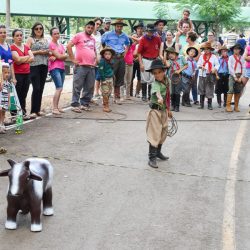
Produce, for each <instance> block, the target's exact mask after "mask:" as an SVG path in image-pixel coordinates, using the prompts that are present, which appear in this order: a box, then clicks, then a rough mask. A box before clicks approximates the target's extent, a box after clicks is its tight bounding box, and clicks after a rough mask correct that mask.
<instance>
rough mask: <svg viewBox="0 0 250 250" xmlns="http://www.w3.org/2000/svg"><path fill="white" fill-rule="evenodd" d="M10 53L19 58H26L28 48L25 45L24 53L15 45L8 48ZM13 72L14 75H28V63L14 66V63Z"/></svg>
mask: <svg viewBox="0 0 250 250" xmlns="http://www.w3.org/2000/svg"><path fill="white" fill-rule="evenodd" d="M10 49H11V51H16V52H17V54H18V55H19V56H28V55H29V53H28V51H29V50H30V48H29V47H28V46H27V45H24V52H22V51H21V50H20V49H19V48H17V46H16V45H15V44H12V45H11V46H10ZM13 65H14V72H15V74H29V73H30V64H29V63H22V64H16V62H15V61H14V63H13Z"/></svg>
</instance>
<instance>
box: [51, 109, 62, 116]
mask: <svg viewBox="0 0 250 250" xmlns="http://www.w3.org/2000/svg"><path fill="white" fill-rule="evenodd" d="M52 114H53V115H62V113H61V112H60V111H59V109H53V110H52Z"/></svg>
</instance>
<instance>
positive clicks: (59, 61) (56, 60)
mask: <svg viewBox="0 0 250 250" xmlns="http://www.w3.org/2000/svg"><path fill="white" fill-rule="evenodd" d="M50 35H51V37H52V41H51V42H50V44H49V50H50V51H51V52H52V56H50V57H49V72H50V75H51V77H52V79H53V81H54V83H55V86H56V92H55V94H54V97H53V111H52V113H53V114H54V115H61V113H63V110H62V109H60V108H59V106H58V104H59V100H60V96H61V93H62V90H63V83H64V79H65V64H64V61H65V60H66V58H67V55H66V53H65V49H64V47H63V45H62V44H61V43H60V42H59V39H60V33H59V30H58V28H56V27H54V28H52V29H51V30H50Z"/></svg>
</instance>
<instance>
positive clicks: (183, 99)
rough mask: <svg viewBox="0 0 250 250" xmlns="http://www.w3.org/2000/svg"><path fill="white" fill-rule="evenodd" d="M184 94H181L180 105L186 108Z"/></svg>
mask: <svg viewBox="0 0 250 250" xmlns="http://www.w3.org/2000/svg"><path fill="white" fill-rule="evenodd" d="M185 95H186V94H185V93H183V94H182V97H181V105H182V106H186V96H185Z"/></svg>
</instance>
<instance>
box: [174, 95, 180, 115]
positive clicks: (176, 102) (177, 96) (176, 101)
mask: <svg viewBox="0 0 250 250" xmlns="http://www.w3.org/2000/svg"><path fill="white" fill-rule="evenodd" d="M180 99H181V95H180V94H176V95H175V109H174V111H175V112H179V111H180Z"/></svg>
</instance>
